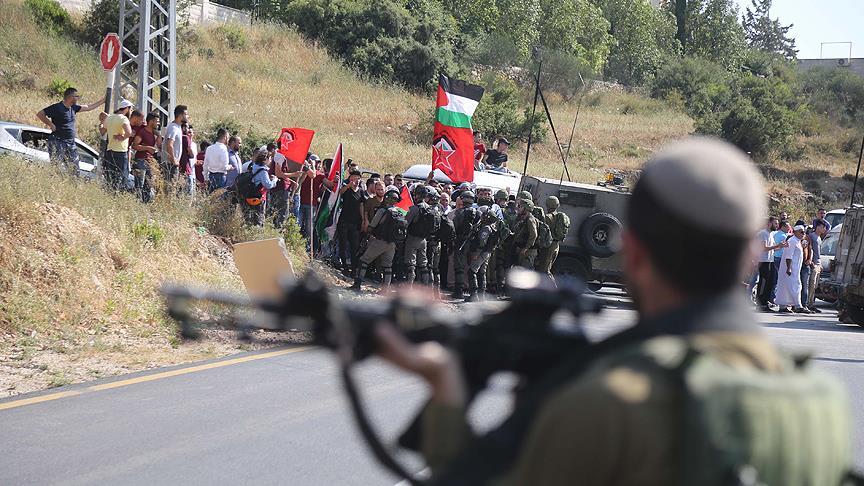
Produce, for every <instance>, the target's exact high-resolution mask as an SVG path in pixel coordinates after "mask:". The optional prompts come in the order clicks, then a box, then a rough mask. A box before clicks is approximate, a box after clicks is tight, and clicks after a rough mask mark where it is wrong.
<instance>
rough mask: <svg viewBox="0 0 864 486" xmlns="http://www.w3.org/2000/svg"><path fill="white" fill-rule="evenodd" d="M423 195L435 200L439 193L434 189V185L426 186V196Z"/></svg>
mask: <svg viewBox="0 0 864 486" xmlns="http://www.w3.org/2000/svg"><path fill="white" fill-rule="evenodd" d="M425 197H426V199H435V200H437V199H438V197H439V194H438V191H437V190H435V188H434V187H427V188H426V196H425Z"/></svg>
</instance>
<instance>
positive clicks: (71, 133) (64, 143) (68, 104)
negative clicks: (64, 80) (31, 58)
mask: <svg viewBox="0 0 864 486" xmlns="http://www.w3.org/2000/svg"><path fill="white" fill-rule="evenodd" d="M80 99H81V95H80V94H78V90H77V89H75V88H67V89H66V90H65V91H64V92H63V101H58V102H57V103H54V104H53V105H48V106H46V107H45V108H43V109H41V110H39V112H38V113H36V118H38V119H39V121H41V122H42V123H44V124H45V126H47V127H48V128H49V129H50V130H51V135H50V136H49V137H48V156H49V158H50V159H51V163H53V164H54V165H55V166H57V167H59V168H60V169H62V170H65V171H68V172H69V173H71V174H73V175H77V174H78V146H77V145H76V143H75V138H77V136H78V134H77V131H76V128H75V119H76V115H77V114H78V113H80V112H88V111H92V110H95V109H96V108H99V107H100V106H102V103H103V102H104V101H105V98H104V97H103V98H102V99H100V100H99V101H96V102H94V103H90V104H89V105H84V106H81V105H79V104H78V101H79V100H80Z"/></svg>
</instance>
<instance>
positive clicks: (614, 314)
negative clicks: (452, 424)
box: [0, 308, 864, 486]
mask: <svg viewBox="0 0 864 486" xmlns="http://www.w3.org/2000/svg"><path fill="white" fill-rule="evenodd" d="M632 319H633V312H632V311H630V310H627V309H624V308H612V309H609V310H607V311H606V312H604V313H603V314H602V315H600V316H597V317H595V318H592V319H591V320H590V321H589V322H588V323H587V326H588V330H589V333H590V334H591V335H592V336H594V337H600V336H603V335H606V334H608V333H610V332H613V331H614V330H617V329H620V328H622V327H625V326H627V325H629V324H630V323H631V322H632ZM760 319H761V320H762V322H763V323H764V325H765V327H766V329H767V332H768V333H769V335H770V336H771V337H772V338H773V339H774V340H775V341H776V342H777V343H778V344H779V345H780V346H782V347H783V348H785V349H789V350H793V351H805V350H810V351H812V352H813V353H814V356H815V357H816V360H815V365H816V366H819V367H822V368H824V369H827V370H829V371H831V372H833V373H836V374H837V375H838V376H840V377H841V378H842V379H843V380H844V381H845V382H846V383H847V385H848V386H849V388H850V391H851V393H852V401H853V408H854V410H855V432H856V439H855V440H856V444H855V445H856V447H855V450H856V451H861V450H864V433H862V430H864V329H859V328H857V327H855V326H844V325H839V324H837V323H836V318H835V316H834V315H833V313H831V312H828V313H826V314H822V315H820V316H818V317H798V316H783V315H764V314H763V315H761V317H760ZM262 356H263V357H262ZM256 358H259V359H256ZM237 361H240V362H237ZM225 363H230V364H227V365H225ZM173 370H174V371H172V369H169V370H168V372H167V373H166V372H165V371H164V370H160V372H159V373H158V374H152V373H151V374H143V375H132V376H125V377H121V378H116V379H114V380H107V381H102V382H95V383H88V384H83V385H77V386H69V387H63V388H60V389H55V390H51V391H50V392H48V393H47V394H35V395H28V396H24V397H16V400H22V399H24V400H29V402H20V401H18V402H16V401H8V400H6V401H0V484H15V485H18V484H69V485H83V484H124V485H126V484H129V485H135V484H142V485H143V484H148V485H150V484H184V485H197V484H202V485H203V484H253V483H254V484H262V483H281V484H291V485H301V486H302V485H330V484H339V485H355V484H356V485H371V484H375V485H392V484H395V483H396V482H397V481H396V480H395V479H394V478H392V477H391V476H390V475H388V474H386V473H384V472H383V471H381V470H380V469H379V468H378V467H377V466H376V465H375V462H374V460H373V459H372V458H371V456H370V455H369V454H368V453H367V451H366V449H365V448H364V446H363V444H362V443H361V441H360V439H359V437H358V435H357V433H356V431H355V428H354V426H353V423H352V421H351V419H350V417H349V415H348V409H347V407H346V402H345V400H344V398H343V396H342V392H341V389H340V385H339V381H338V377H337V372H336V368H335V366H334V360H333V357H332V356H330V355H329V354H327V353H325V352H323V351H319V350H314V349H303V350H290V352H287V351H280V352H278V353H272V352H271V353H270V354H264V355H243V356H241V357H240V359H239V360H237V359H236V357H235V358H234V359H233V360H232V361H221V362H218V363H216V364H212V363H211V364H205V365H203V366H201V365H199V366H198V367H196V368H188V367H187V368H177V369H173ZM358 376H359V378H360V381H361V383H362V387H363V389H364V393H365V396H366V398H367V400H368V402H369V404H370V407H371V409H372V410H373V411H374V419H375V421H376V423H377V424H378V425H379V426H380V427H381V428H382V430H383V431H384V433H385V435H386V436H388V437H391V438H392V437H393V436H394V435H395V434H396V432H397V431H398V428H399V425H398V424H401V423H403V422H404V421H405V420H407V419H408V418H410V416H412V415H413V411H414V410H415V409H416V407H418V406H419V405H420V404H421V402H422V400H423V387H422V386H421V385H420V384H419V383H417V382H416V381H415V380H413V379H411V378H409V377H406V376H404V375H401V374H399V373H397V372H395V371H393V370H391V369H389V368H387V367H385V366H383V365H381V364H378V363H374V362H373V363H369V364H366V365H364V366H363V367H362V369H361V370H359V372H358ZM118 380H122V381H118ZM147 380H149V381H147ZM118 384H119V385H123V386H117V385H118ZM56 393H64V394H66V395H68V396H62V397H61V398H58V399H53V400H49V401H43V402H39V400H42V399H44V398H45V397H48V398H53V397H55V396H56V395H54V394H56ZM34 402H35V403H34ZM21 403H29V404H26V405H23V406H14V407H13V406H12V405H15V404H21ZM507 406H508V404H507V402H506V400H505V399H504V393H503V392H502V391H494V392H491V393H490V394H489V395H488V396H487V397H485V398H484V400H483V401H482V403H481V407H480V410H477V411H476V412H475V413H474V419H475V421H476V422H478V423H480V424H481V425H482V426H483V427H489V426H492V425H493V424H494V423H495V422H496V421H497V420H499V419H500V417H501V416H502V415H503V414H504V413H505V412H506V410H507ZM4 407H6V408H5V409H4ZM857 456H858V459H857V460H858V461H859V462H858V466H859V467H861V468H864V456H862V455H861V454H860V453H859V454H857ZM406 459H409V460H410V461H411V464H412V467H416V468H417V469H419V468H420V467H422V466H421V464H420V463H419V462H418V461H417V460H416V458H411V457H408V458H406Z"/></svg>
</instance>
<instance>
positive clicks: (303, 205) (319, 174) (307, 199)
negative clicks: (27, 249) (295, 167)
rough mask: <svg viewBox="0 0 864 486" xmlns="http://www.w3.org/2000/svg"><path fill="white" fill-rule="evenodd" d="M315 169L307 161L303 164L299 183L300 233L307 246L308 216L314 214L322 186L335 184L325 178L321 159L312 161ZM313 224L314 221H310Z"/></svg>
mask: <svg viewBox="0 0 864 486" xmlns="http://www.w3.org/2000/svg"><path fill="white" fill-rule="evenodd" d="M313 163H314V164H315V169H314V170H313V169H312V166H311V165H309V164H308V163H307V164H306V165H304V166H303V168H304V170H305V173H304V175H305V177H304V178H303V181H302V183H301V184H300V234H301V235H303V237H304V238H306V241H307V243H306V247H307V249H308V248H309V243H308V242H309V234H310V231H309V230H310V226H309V225H310V221H309V220H310V218H312V217H313V216H314V215H315V208H316V207H318V201H319V200H320V199H321V192H322V191H323V187H326V188H328V189H333V187H335V186H336V184H335V183H334V182H333V181H331V180H329V179H327V176H326V175H325V174H324V172H323V171H322V170H321V161H320V160H315V161H313ZM312 224H314V221H313V222H312Z"/></svg>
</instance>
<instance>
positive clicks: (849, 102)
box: [801, 67, 864, 127]
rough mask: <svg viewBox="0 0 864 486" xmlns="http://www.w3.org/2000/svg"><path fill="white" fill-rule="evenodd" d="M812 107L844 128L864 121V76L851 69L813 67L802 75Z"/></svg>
mask: <svg viewBox="0 0 864 486" xmlns="http://www.w3.org/2000/svg"><path fill="white" fill-rule="evenodd" d="M801 78H802V89H803V92H804V95H805V96H806V97H807V99H808V102H809V104H810V106H811V107H812V109H813V110H814V111H815V112H817V113H820V114H824V115H826V116H828V117H829V118H831V119H832V120H833V121H834V122H835V123H839V124H840V125H842V126H845V127H853V126H861V125H862V124H864V78H861V77H860V76H857V75H856V74H854V73H852V72H850V71H849V70H848V69H826V68H822V67H818V68H814V69H811V70H809V71H807V72H806V73H803V74H802V75H801Z"/></svg>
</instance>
